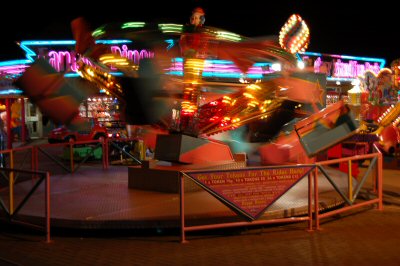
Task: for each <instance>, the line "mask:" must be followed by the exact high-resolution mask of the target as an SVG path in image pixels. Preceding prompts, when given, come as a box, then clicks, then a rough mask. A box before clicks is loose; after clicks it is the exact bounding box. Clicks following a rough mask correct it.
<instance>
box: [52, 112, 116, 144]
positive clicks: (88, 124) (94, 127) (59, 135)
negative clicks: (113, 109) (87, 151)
mask: <svg viewBox="0 0 400 266" xmlns="http://www.w3.org/2000/svg"><path fill="white" fill-rule="evenodd" d="M107 136H108V132H107V128H106V127H105V126H103V125H101V124H100V123H99V122H98V121H97V120H96V119H94V118H87V119H86V118H85V119H84V122H83V124H82V126H80V127H79V129H78V130H71V129H69V128H68V127H66V126H61V127H58V128H55V129H53V130H52V131H51V132H50V133H49V135H48V141H49V143H60V142H70V141H88V140H97V139H100V138H107Z"/></svg>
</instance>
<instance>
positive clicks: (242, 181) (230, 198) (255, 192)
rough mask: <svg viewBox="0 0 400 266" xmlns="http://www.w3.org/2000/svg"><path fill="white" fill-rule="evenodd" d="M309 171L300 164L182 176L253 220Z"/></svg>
mask: <svg viewBox="0 0 400 266" xmlns="http://www.w3.org/2000/svg"><path fill="white" fill-rule="evenodd" d="M312 169H314V166H304V165H303V166H288V167H286V166H285V167H276V168H260V169H257V168H251V169H248V168H247V169H240V170H225V171H221V170H219V171H218V170H215V171H204V172H197V171H196V172H185V173H184V174H185V175H187V176H189V177H190V178H192V180H193V181H194V182H196V183H197V184H198V185H200V186H201V187H203V188H204V189H205V190H207V191H208V192H210V193H211V194H212V195H214V196H215V197H216V198H218V199H219V200H221V202H223V203H224V204H226V205H227V206H228V207H230V208H231V209H232V210H234V211H235V212H237V213H239V214H242V215H244V216H245V217H246V218H248V219H250V220H255V219H257V218H258V217H260V216H261V215H262V214H263V213H264V211H265V210H266V209H267V208H268V207H269V206H270V205H271V204H272V203H274V202H275V201H276V200H277V199H278V198H279V197H281V196H282V195H283V194H285V192H286V191H288V190H289V189H290V188H291V187H293V186H294V185H295V184H296V183H297V182H298V181H299V180H301V179H302V178H303V177H304V176H306V175H307V174H308V173H309V172H310V171H311V170H312Z"/></svg>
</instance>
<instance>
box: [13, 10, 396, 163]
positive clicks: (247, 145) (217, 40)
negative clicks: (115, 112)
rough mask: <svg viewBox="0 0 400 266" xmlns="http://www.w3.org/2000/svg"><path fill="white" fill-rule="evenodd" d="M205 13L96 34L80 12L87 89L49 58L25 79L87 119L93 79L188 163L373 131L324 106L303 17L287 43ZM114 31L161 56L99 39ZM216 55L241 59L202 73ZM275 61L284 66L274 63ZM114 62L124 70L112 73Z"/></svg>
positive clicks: (305, 156) (264, 157) (61, 113)
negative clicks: (237, 30) (140, 55)
mask: <svg viewBox="0 0 400 266" xmlns="http://www.w3.org/2000/svg"><path fill="white" fill-rule="evenodd" d="M196 12H197V13H196ZM201 13H202V11H201V10H197V11H195V12H194V13H193V16H196V15H200V17H201V16H203V20H200V23H198V24H193V23H192V24H190V25H180V24H151V23H144V22H129V23H122V24H108V25H104V26H102V27H100V28H98V29H97V30H95V31H94V32H93V33H92V32H91V31H90V30H89V28H88V26H87V24H86V23H85V21H84V20H83V19H82V18H78V19H76V20H74V21H73V22H72V23H71V25H72V31H73V35H74V38H75V40H76V47H75V49H76V53H77V54H78V55H79V56H80V57H79V69H78V73H79V74H80V75H81V77H82V78H83V79H84V82H83V83H81V84H79V86H81V87H79V86H76V84H74V85H72V84H71V83H69V82H68V81H66V80H65V78H64V76H62V75H61V74H59V73H57V72H56V71H55V70H54V69H52V68H51V66H50V65H49V64H48V63H47V62H45V61H42V60H40V59H38V60H37V61H36V62H35V63H33V64H32V66H31V67H29V68H28V69H27V70H26V71H25V72H24V74H23V75H22V76H21V77H20V78H19V79H18V80H17V82H16V84H18V86H19V87H20V88H21V89H22V90H23V91H24V94H25V95H27V96H28V97H29V98H30V99H31V100H32V102H34V103H35V104H36V105H37V106H38V107H39V108H40V110H41V111H42V113H44V114H46V115H47V116H48V117H49V118H51V119H52V120H53V121H55V122H57V123H61V124H67V125H70V126H75V127H79V123H80V119H79V116H78V115H77V114H78V113H79V112H78V107H79V104H80V103H81V102H82V101H83V99H84V98H85V96H86V95H85V89H84V87H85V84H86V83H94V84H96V85H97V86H98V87H99V88H101V89H104V90H106V93H107V94H110V95H113V96H114V97H117V98H118V99H119V100H120V101H121V103H122V105H123V106H124V112H123V113H124V115H125V120H126V121H127V123H128V124H131V125H135V126H143V127H146V128H148V129H149V128H152V127H155V126H156V127H157V128H158V129H160V128H161V130H158V132H160V131H161V132H162V134H159V135H157V137H156V142H155V143H154V142H147V143H145V144H146V145H147V146H148V147H150V148H152V149H154V150H155V156H154V159H156V160H161V161H170V162H174V163H180V164H196V163H210V164H215V163H218V162H219V161H227V160H228V161H233V160H234V156H233V155H232V153H241V152H246V153H247V156H249V155H250V154H258V155H259V157H260V161H259V162H260V163H261V164H263V165H270V164H286V163H307V162H310V161H312V160H313V159H312V158H313V157H314V156H315V155H316V154H318V153H319V152H321V151H323V150H326V149H328V148H329V147H332V146H333V145H335V144H337V143H339V142H341V141H342V140H344V139H346V138H348V137H350V136H352V135H354V134H356V133H363V132H364V133H366V132H367V131H368V130H367V127H366V126H364V125H363V124H362V123H361V124H359V123H358V121H356V120H355V119H354V116H353V113H352V112H351V110H350V108H349V107H348V106H347V105H346V104H345V103H344V102H342V101H339V102H337V103H335V104H332V105H330V106H328V107H327V108H325V91H324V87H325V82H326V78H325V77H324V75H323V74H318V73H317V74H316V73H313V72H310V71H308V70H306V69H305V70H300V69H299V68H297V58H296V53H298V52H301V51H304V50H305V49H306V48H307V46H308V43H309V30H308V27H307V25H306V24H305V22H304V21H303V20H302V18H301V17H300V16H298V15H293V16H291V17H290V18H289V20H288V21H287V23H286V24H285V25H284V26H283V27H282V30H281V32H280V36H279V41H278V40H276V39H274V38H271V37H268V38H254V39H253V38H247V37H244V36H240V35H238V34H234V33H231V32H227V31H225V30H221V29H218V28H213V27H207V26H204V25H202V23H201V21H203V22H204V13H203V15H202V14H201ZM113 38H119V39H128V40H131V41H133V42H135V43H136V44H137V45H138V46H143V47H146V48H147V49H151V50H152V51H154V54H155V56H154V58H148V59H142V60H140V62H132V61H130V60H128V59H127V57H123V56H119V55H116V54H113V53H111V51H109V50H108V47H106V46H103V45H101V44H95V40H97V41H98V40H108V39H113ZM215 60H220V62H231V63H232V62H233V64H228V63H226V64H222V66H221V67H222V68H223V71H224V72H225V73H226V77H228V78H226V79H224V80H222V81H221V80H220V79H218V78H213V77H207V76H205V75H204V74H203V72H205V71H206V69H210V68H212V67H213V65H212V64H213V63H212V62H213V61H215ZM260 62H267V63H268V64H269V65H264V66H263V68H264V69H263V70H264V72H263V74H262V76H261V77H258V78H252V76H251V67H252V66H253V65H254V64H257V63H260ZM272 63H279V64H280V67H281V68H280V69H278V71H269V70H270V68H272ZM233 68H235V69H236V70H237V69H239V70H240V72H241V73H242V77H241V78H240V79H234V78H229V73H230V72H231V70H232V69H233ZM115 70H118V71H120V72H122V73H123V75H122V76H113V75H111V74H110V73H111V72H113V71H115ZM173 72H180V73H181V75H180V76H176V75H171V73H173ZM399 115H400V104H399V103H398V104H397V105H394V106H392V107H391V108H390V109H389V110H388V111H387V112H386V113H385V114H384V115H383V116H382V117H381V118H380V120H379V121H378V122H377V126H378V127H379V129H378V130H377V131H376V133H378V134H380V133H382V132H386V131H387V130H385V129H384V128H386V127H387V126H389V125H390V124H391V123H392V122H393V121H395V120H396V118H398V117H399ZM283 128H285V129H287V131H285V130H283ZM148 134H154V133H152V131H151V130H150V131H148ZM235 135H236V136H237V135H240V137H238V138H236V137H235ZM276 136H278V137H276ZM254 139H255V141H253V140H254Z"/></svg>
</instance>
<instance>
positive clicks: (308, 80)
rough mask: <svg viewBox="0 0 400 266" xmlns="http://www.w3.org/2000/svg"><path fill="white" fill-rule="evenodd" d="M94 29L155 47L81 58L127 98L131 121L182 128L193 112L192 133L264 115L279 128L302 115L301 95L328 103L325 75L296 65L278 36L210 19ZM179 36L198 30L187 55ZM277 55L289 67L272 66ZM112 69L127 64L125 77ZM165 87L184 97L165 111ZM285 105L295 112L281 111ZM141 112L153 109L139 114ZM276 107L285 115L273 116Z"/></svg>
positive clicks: (95, 76) (97, 78)
mask: <svg viewBox="0 0 400 266" xmlns="http://www.w3.org/2000/svg"><path fill="white" fill-rule="evenodd" d="M93 36H94V38H95V39H96V40H97V41H101V40H109V39H120V40H121V39H127V40H130V41H132V42H133V43H134V44H135V47H136V48H137V49H138V50H139V49H142V48H145V49H147V50H151V51H153V52H154V58H151V59H150V58H149V59H141V60H140V61H139V62H137V63H136V62H132V61H129V60H124V59H123V58H129V57H132V55H129V54H123V52H124V51H122V53H121V57H119V56H115V54H114V55H112V54H111V53H108V54H103V55H99V56H98V60H97V61H96V62H95V64H93V65H94V66H93V65H90V64H82V65H81V68H80V71H81V73H82V76H83V77H84V78H86V79H88V80H90V81H93V82H96V83H97V84H98V85H100V86H101V87H102V88H104V89H105V90H106V91H107V92H108V93H110V94H112V95H114V96H116V97H118V98H119V99H121V100H122V102H124V101H126V102H127V109H126V115H127V120H128V122H129V123H132V124H141V123H155V122H159V121H156V120H162V121H164V122H165V121H166V120H167V121H168V122H166V123H164V124H165V125H166V127H167V128H168V129H170V130H172V131H177V132H181V133H185V131H184V129H182V127H180V128H179V127H175V126H176V123H180V122H182V121H183V118H184V117H185V115H186V116H189V115H190V116H192V117H191V119H193V120H194V124H195V125H194V127H195V128H194V131H191V135H195V136H201V135H206V136H207V135H212V134H216V133H219V132H222V131H226V130H231V129H235V128H238V127H240V126H242V125H246V124H249V123H252V122H257V121H261V120H263V121H265V122H266V123H267V124H268V120H271V121H272V120H276V122H275V123H278V124H279V125H278V126H277V124H273V125H271V127H274V128H278V129H279V128H280V127H281V126H282V125H283V124H284V123H285V122H287V121H288V120H291V119H292V118H293V117H294V116H296V112H297V115H298V114H301V115H305V113H304V110H301V111H300V108H299V107H300V105H301V103H303V104H313V105H316V106H315V107H316V108H319V109H321V108H322V107H323V106H324V102H323V99H322V98H323V97H322V95H323V87H324V85H325V84H324V81H323V80H321V76H322V75H316V74H314V73H306V72H301V73H300V72H299V73H298V72H296V71H295V70H294V68H295V66H296V63H297V59H296V57H295V56H294V55H293V54H291V53H289V52H287V51H286V50H284V49H283V48H281V47H280V45H279V43H278V39H277V38H273V37H265V38H254V39H252V38H246V37H244V36H241V35H238V34H235V33H231V32H228V31H224V30H221V29H217V28H213V27H202V28H200V29H197V30H196V31H194V30H193V28H192V26H190V25H188V26H186V25H179V24H149V23H144V22H129V23H123V24H108V25H104V26H102V27H99V28H98V29H97V30H95V31H94V32H93ZM182 36H185V37H189V38H198V39H197V41H198V42H200V44H198V46H197V47H196V49H197V55H196V56H189V57H187V56H186V57H183V58H182V53H183V52H182V51H181V50H182V47H181V46H180V40H181V39H182ZM196 36H197V37H196ZM196 60H197V61H196ZM189 63H192V64H193V65H189ZM276 63H278V64H279V65H280V66H281V67H283V70H284V71H279V69H277V70H278V71H276V69H275V70H273V69H272V68H273V64H276ZM185 64H186V65H185ZM196 64H197V65H196ZM112 69H114V70H115V69H118V70H120V71H122V72H123V73H124V77H122V78H121V77H115V76H111V75H107V72H111V70H112ZM189 71H191V72H189ZM185 90H186V91H185ZM193 90H198V91H199V93H198V94H192V95H191V98H190V97H186V98H190V99H189V100H188V101H189V102H190V101H191V103H193V102H194V103H195V105H197V106H195V107H194V110H193V111H191V110H189V111H188V110H184V108H185V105H184V103H182V102H184V101H185V93H186V92H187V91H193ZM189 93H190V92H189ZM165 95H167V99H169V100H170V99H171V96H172V98H173V100H178V102H180V104H178V105H175V106H171V105H169V106H168V109H169V110H168V112H167V115H166V116H164V115H165V113H163V112H159V111H158V110H154V109H152V108H153V107H160V102H159V101H158V100H160V96H161V97H162V96H165ZM193 95H194V96H193ZM194 97H196V99H193V98H194ZM138 99H139V101H138ZM163 99H164V100H165V99H166V98H165V97H164V98H163ZM131 101H133V103H134V104H132V102H131ZM164 103H165V102H164ZM138 109H140V110H139V111H140V112H137V111H138ZM190 112H191V113H190ZM283 113H285V114H286V113H290V114H289V115H287V117H286V118H285V119H282V118H284V117H283V116H282V114H283ZM138 114H140V115H142V117H146V115H148V117H147V118H145V119H141V120H140V119H139V118H138V117H137V116H138ZM158 114H162V116H161V117H160V116H158ZM277 114H280V115H281V117H280V118H281V119H276V117H274V116H275V115H277ZM143 115H144V116H143ZM157 116H158V117H157ZM192 126H193V124H192ZM275 130H276V129H275Z"/></svg>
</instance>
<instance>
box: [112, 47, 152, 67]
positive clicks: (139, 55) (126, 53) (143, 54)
mask: <svg viewBox="0 0 400 266" xmlns="http://www.w3.org/2000/svg"><path fill="white" fill-rule="evenodd" d="M111 52H112V53H113V54H119V55H120V56H121V57H125V58H128V59H129V60H131V61H133V62H134V63H135V64H139V61H140V59H143V58H153V57H154V53H153V52H149V51H147V50H144V49H143V50H141V51H140V52H139V51H138V50H129V49H128V46H126V45H122V48H120V47H118V46H116V45H113V46H111Z"/></svg>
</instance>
